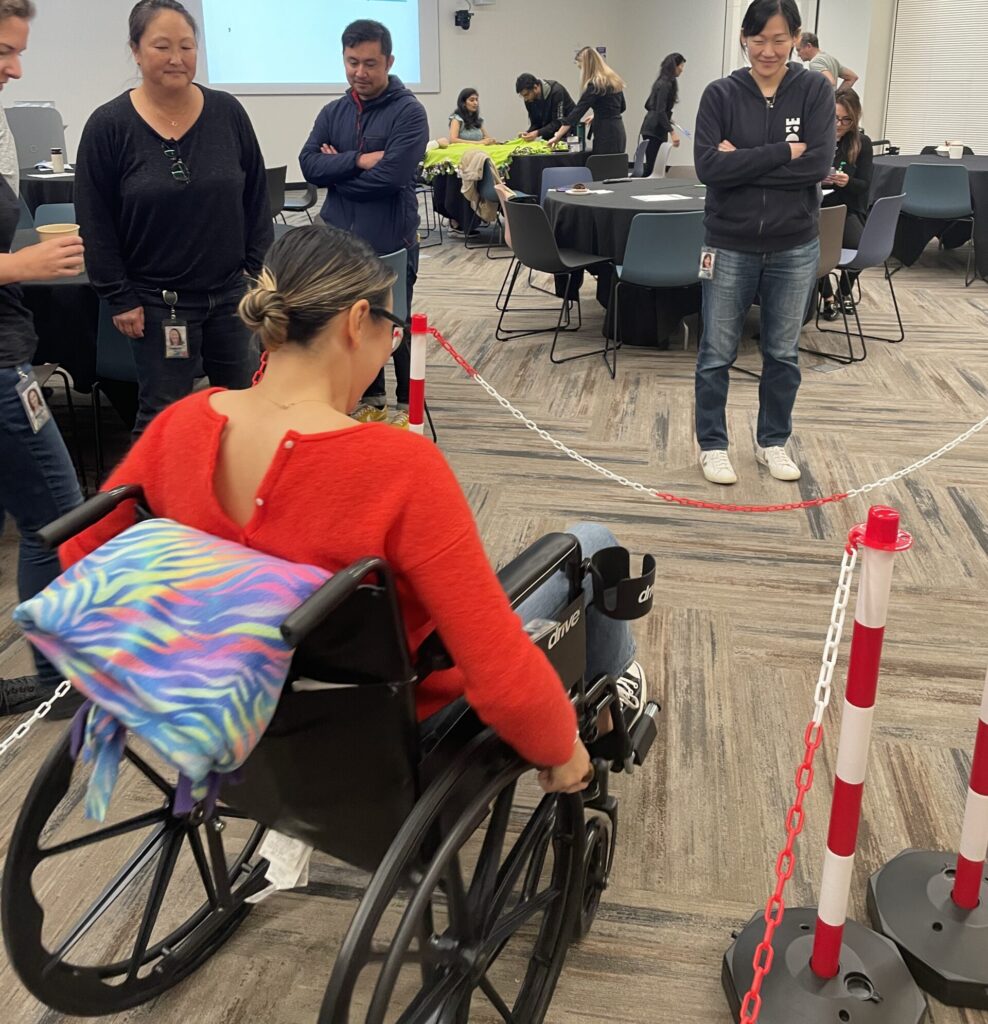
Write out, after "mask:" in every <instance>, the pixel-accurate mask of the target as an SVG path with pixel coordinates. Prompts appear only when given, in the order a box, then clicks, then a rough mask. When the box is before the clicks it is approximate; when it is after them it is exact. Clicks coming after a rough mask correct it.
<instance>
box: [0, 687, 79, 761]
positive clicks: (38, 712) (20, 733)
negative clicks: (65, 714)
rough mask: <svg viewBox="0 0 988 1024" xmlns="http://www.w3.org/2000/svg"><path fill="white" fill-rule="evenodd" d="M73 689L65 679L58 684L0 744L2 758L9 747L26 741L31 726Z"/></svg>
mask: <svg viewBox="0 0 988 1024" xmlns="http://www.w3.org/2000/svg"><path fill="white" fill-rule="evenodd" d="M71 689H72V684H71V683H70V682H69V681H68V680H67V679H63V680H62V682H60V683H59V684H58V686H57V687H56V689H55V692H54V693H53V694H52V695H51V697H49V698H48V700H46V701H45V702H44V703H43V704H39V705H38V706H37V707H36V708H35V709H34V714H33V715H31V717H30V718H29V719H27V720H26V721H24V722H21V724H20V725H19V726H18V727H17V728H16V729H15V730H14V731H13V732H12V733H11V734H10V735H9V736H8V737H7V738H6V739H5V740H3V741H2V742H0V757H3V755H4V754H6V753H7V748H8V747H12V746H13V745H14V744H15V743H16V742H17V741H18V740H22V739H24V737H25V736H26V735H27V734H28V733H29V732H30V731H31V726H32V725H34V723H35V722H40V721H41V719H42V718H44V717H45V715H47V714H48V712H49V711H51V708H52V705H53V704H54V703H55V701H57V700H58V699H59V698H60V697H64V696H65V695H66V694H67V693H68V692H69V690H71Z"/></svg>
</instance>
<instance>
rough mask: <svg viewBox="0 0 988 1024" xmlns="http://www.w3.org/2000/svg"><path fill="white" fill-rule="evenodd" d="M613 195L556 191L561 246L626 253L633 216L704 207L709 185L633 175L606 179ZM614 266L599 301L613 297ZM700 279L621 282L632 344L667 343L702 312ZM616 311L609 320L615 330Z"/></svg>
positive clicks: (549, 207) (552, 214)
mask: <svg viewBox="0 0 988 1024" xmlns="http://www.w3.org/2000/svg"><path fill="white" fill-rule="evenodd" d="M594 187H600V188H606V189H610V190H612V191H611V192H610V193H609V194H608V195H588V196H575V195H568V194H566V193H564V192H550V193H549V195H548V196H547V198H546V212H547V213H548V215H549V220H550V222H551V223H552V225H553V229H554V231H555V235H556V241H557V242H558V243H559V245H560V247H562V248H568V249H579V250H581V251H582V252H591V253H594V254H595V255H598V256H607V257H609V258H610V259H612V260H613V261H614V262H615V263H621V262H622V261H623V259H624V250H625V247H626V246H627V244H628V234H629V233H630V231H631V222H632V221H633V220H634V219H635V216H636V215H637V214H639V213H683V212H684V211H691V210H702V209H703V205H704V195H705V192H706V190H705V189H704V188H703V187H702V186H701V185H700V184H699V183H697V182H694V181H690V180H688V179H684V178H632V179H629V180H628V181H627V183H624V182H619V183H613V184H600V185H599V186H597V185H595V186H594ZM661 193H673V194H675V195H682V196H686V197H687V198H686V199H685V200H678V199H676V200H670V201H667V202H651V203H649V202H643V201H642V200H640V199H634V198H632V197H633V196H647V195H658V194H661ZM612 273H613V272H612V271H611V270H610V268H609V267H607V268H605V269H604V270H603V271H602V272H601V273H600V274H599V275H598V277H597V301H598V302H599V303H600V304H601V305H602V306H604V307H607V305H608V303H609V301H610V292H611V281H612ZM699 309H700V284H699V281H698V282H697V283H696V284H695V285H690V286H689V287H686V288H636V287H634V286H631V285H622V286H621V337H622V340H623V341H624V342H625V343H626V344H629V345H655V344H663V343H664V341H665V339H667V338H668V337H669V335H670V334H672V332H673V331H674V330H675V329H676V326H677V325H678V324H679V322H680V321H681V320H682V319H683V317H684V316H689V315H690V314H691V313H696V312H699ZM610 319H611V318H610V316H608V318H607V321H606V322H605V324H604V331H605V333H606V334H607V335H608V336H611V335H612V333H613V327H612V325H611V322H610Z"/></svg>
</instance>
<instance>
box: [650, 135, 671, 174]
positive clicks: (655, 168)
mask: <svg viewBox="0 0 988 1024" xmlns="http://www.w3.org/2000/svg"><path fill="white" fill-rule="evenodd" d="M671 152H672V143H671V142H663V143H662V145H661V146H659V151H658V153H656V154H655V163H654V164H653V165H652V173H651V174H650V175H649V177H650V178H664V177H665V176H666V174H667V173H668V172H667V170H666V167H667V161H668V159H669V154H670V153H671Z"/></svg>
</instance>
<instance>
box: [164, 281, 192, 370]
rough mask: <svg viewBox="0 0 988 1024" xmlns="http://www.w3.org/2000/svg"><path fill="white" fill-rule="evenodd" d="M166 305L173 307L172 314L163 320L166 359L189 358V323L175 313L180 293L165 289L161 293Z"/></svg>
mask: <svg viewBox="0 0 988 1024" xmlns="http://www.w3.org/2000/svg"><path fill="white" fill-rule="evenodd" d="M161 297H162V299H164V302H165V305H166V306H169V307H170V308H171V311H172V314H171V316H170V317H169V318H168V319H167V320H162V322H161V330H162V333H163V334H164V338H165V358H166V359H188V358H189V325H188V324H187V323H186V322H185V321H184V320H179V318H178V316H177V315H176V313H175V306H176V305H177V304H178V293H177V292H172V291H163V292H162V293H161Z"/></svg>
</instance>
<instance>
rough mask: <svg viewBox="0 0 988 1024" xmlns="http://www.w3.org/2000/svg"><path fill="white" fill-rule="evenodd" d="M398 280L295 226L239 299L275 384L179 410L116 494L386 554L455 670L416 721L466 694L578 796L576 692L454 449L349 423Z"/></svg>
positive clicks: (620, 655) (239, 532) (601, 622)
mask: <svg viewBox="0 0 988 1024" xmlns="http://www.w3.org/2000/svg"><path fill="white" fill-rule="evenodd" d="M394 280H395V278H394V274H393V272H392V271H391V270H389V269H388V268H387V267H386V265H385V264H383V263H382V262H381V261H380V260H379V259H378V258H377V257H376V256H375V255H374V252H373V250H371V248H370V247H369V246H368V245H367V244H366V243H364V242H363V241H361V240H360V239H359V238H356V237H355V236H353V235H350V234H348V233H347V232H345V231H340V230H337V229H336V228H329V227H325V226H323V225H318V226H315V225H314V226H312V227H304V228H295V229H293V230H291V231H289V232H287V233H286V234H285V235H284V236H283V237H282V238H280V239H279V240H278V241H277V242H275V244H274V245H273V246H272V247H271V251H270V252H269V253H268V255H267V258H266V260H265V265H264V269H263V270H262V271H261V274H260V276H259V278H258V280H257V284H256V285H255V286H254V287H253V288H252V289H251V290H250V291H249V292H248V293H247V295H246V296H245V297H244V299H243V301H242V302H241V304H240V316H241V318H242V319H243V322H244V323H245V325H246V326H247V327H248V328H249V329H251V330H254V331H257V332H258V334H259V335H260V336H261V339H262V340H263V342H264V347H265V349H266V350H267V353H268V360H267V367H266V370H265V373H264V376H263V378H262V379H261V380H260V382H259V383H258V384H257V386H256V387H254V388H249V389H247V390H245V391H224V390H222V389H221V388H212V389H208V390H203V391H198V392H196V393H195V394H194V395H190V396H189V397H187V398H185V399H183V400H182V401H180V402H176V403H175V404H174V405H172V406H170V407H169V408H168V409H166V410H165V411H164V412H163V413H162V414H161V415H160V416H159V417H158V418H157V419H156V420H155V421H154V422H153V423H152V424H151V426H150V428H149V429H148V430H147V432H146V433H145V434H144V435H143V436H142V437H141V439H140V440H139V441H138V442H137V444H135V445H134V447H133V448H132V449H131V451H130V452H129V454H128V455H127V456H126V457H125V459H124V461H123V462H122V463H121V464H120V466H119V467H118V468H117V469H116V470H115V471H114V473H113V475H112V476H111V478H110V479H109V480H108V481H107V483H106V485H105V487H106V489H110V488H112V487H114V486H117V485H119V484H123V483H132V484H140V485H141V487H142V488H143V491H144V495H145V497H146V499H147V503H148V506H149V507H150V508H151V509H153V510H154V512H155V514H156V515H158V516H163V517H165V518H168V519H173V520H175V521H177V522H179V523H183V524H185V525H186V526H191V527H194V528H195V529H198V530H202V531H204V532H206V533H209V534H212V535H214V536H217V537H221V538H223V539H226V540H232V541H236V542H237V543H239V544H243V545H247V546H248V547H251V548H253V549H255V550H257V551H261V552H265V553H267V554H271V555H275V556H277V557H279V558H284V559H288V560H290V561H294V562H303V563H306V564H309V565H316V566H320V567H322V568H324V569H328V570H330V571H332V572H338V571H339V570H341V569H343V568H345V567H346V566H347V565H350V564H351V563H352V562H354V561H355V560H356V559H358V558H360V557H362V556H364V555H366V554H367V553H368V552H377V553H379V554H381V555H382V556H384V557H385V558H387V560H388V562H389V563H390V565H391V567H392V569H393V571H394V574H395V581H396V584H397V589H398V595H399V602H400V605H401V610H402V616H403V619H404V622H405V626H406V629H407V630H408V639H409V643H410V644H411V646H412V648H413V650H414V648H415V647H416V646H417V645H419V644H421V643H422V641H423V640H424V639H425V638H426V637H427V636H428V635H429V634H430V633H431V632H432V631H433V629H434V628H438V629H439V631H440V632H441V634H442V637H443V640H444V642H445V644H446V646H447V649H448V650H449V652H450V654H451V656H452V658H453V661H454V663H455V667H454V668H452V669H448V670H445V671H440V672H434V673H432V674H431V675H429V676H428V677H427V678H426V679H424V680H423V682H422V683H421V684H420V685H419V686H418V688H417V691H416V702H417V707H418V714H419V718H420V719H425V718H426V717H428V716H430V715H432V714H433V713H435V712H438V711H439V710H441V709H442V708H443V707H445V706H447V705H448V704H450V703H451V702H452V701H454V700H456V699H457V698H459V697H460V696H465V697H466V699H467V701H468V702H469V703H470V704H471V705H472V706H473V708H474V710H475V711H476V712H477V714H478V715H479V716H480V718H481V719H482V720H483V721H484V722H486V723H487V724H489V725H490V726H492V727H493V728H494V729H495V730H496V731H497V732H498V733H499V734H500V735H501V737H502V738H503V739H504V740H505V741H506V742H507V743H510V744H511V745H512V746H513V747H514V748H515V749H516V750H517V751H518V752H519V753H520V754H521V755H522V756H523V757H525V758H527V759H528V760H530V761H532V762H533V763H535V764H538V765H542V766H545V771H544V772H543V773H542V775H541V782H542V785H543V788H545V789H546V790H547V791H557V790H562V791H566V792H576V791H578V790H581V789H583V788H585V786H586V780H587V774H588V770H589V768H590V761H589V758H588V756H587V751H586V749H585V748H584V746H583V744H582V743H581V742H580V740H579V737H576V719H575V716H574V714H573V709H572V706H571V705H570V702H569V698H568V695H567V693H566V691H565V689H564V688H563V686H562V685H561V683H560V680H559V677H558V676H557V675H556V672H555V671H554V670H553V668H552V666H551V664H550V663H549V661H548V660H547V659H546V658H545V657H544V656H543V654H542V653H541V651H539V649H538V648H537V647H536V646H535V645H534V644H533V643H532V642H531V640H530V639H529V637H528V636H527V635H526V634H525V632H524V630H523V628H522V619H521V618H520V617H519V615H516V614H515V613H514V612H513V611H512V609H511V607H510V605H509V604H508V601H507V599H506V597H505V594H504V591H503V589H502V588H501V585H500V584H499V582H498V580H497V577H496V576H495V575H494V572H493V570H492V569H491V566H490V563H489V562H488V560H487V557H486V555H485V553H484V548H483V544H482V543H481V540H480V536H479V535H478V533H477V527H476V524H475V522H474V519H473V514H472V513H471V511H470V506H469V505H468V504H467V500H466V498H465V497H464V494H463V491H462V490H461V489H460V486H459V484H458V482H457V480H456V477H455V476H454V475H453V472H452V470H451V469H450V468H449V466H448V465H447V463H446V460H445V459H444V458H443V456H442V453H441V452H440V451H439V449H438V448H436V446H435V445H433V444H432V443H430V442H428V441H425V440H424V439H423V438H421V437H418V436H416V435H415V434H409V433H407V432H405V431H400V430H389V429H387V427H385V426H382V425H380V424H377V423H358V422H356V421H355V420H353V419H351V418H350V416H348V415H347V412H348V410H350V409H352V408H353V407H354V406H355V405H356V404H357V400H358V399H359V398H360V396H361V395H362V394H363V392H364V389H365V388H366V387H367V385H368V384H369V382H370V381H372V380H373V379H374V378H375V376H376V375H377V373H378V372H379V370H380V368H381V367H382V366H383V365H384V363H386V362H387V361H388V360H389V359H390V358H391V355H392V352H393V351H394V347H395V342H396V341H397V342H398V343H399V344H400V343H401V334H400V332H398V333H396V332H395V329H394V328H395V324H396V323H398V321H397V320H396V318H395V317H394V316H392V314H391V312H390V306H391V294H392V287H393V285H394ZM422 481H428V486H426V487H423V486H422ZM371 492H373V495H374V500H373V501H372V502H368V501H367V495H368V493H371ZM130 504H131V503H125V504H124V505H122V506H121V507H120V508H119V509H117V510H116V511H115V512H114V513H112V514H111V515H110V516H107V517H106V518H105V519H103V520H101V521H100V522H99V523H97V524H96V525H95V526H93V527H91V528H90V529H88V530H86V531H85V532H83V533H82V534H80V535H79V536H77V537H75V538H73V539H72V540H71V541H69V542H68V543H67V544H65V545H63V546H62V548H61V550H60V555H61V558H62V561H63V563H64V564H65V565H66V566H67V565H70V564H72V563H74V562H76V561H78V559H80V558H82V557H83V556H84V555H86V554H88V553H89V552H90V551H93V550H94V549H95V548H97V547H99V546H100V545H101V544H103V543H105V542H106V541H107V540H109V539H110V538H111V537H113V536H115V535H116V534H117V533H119V532H120V531H122V530H124V529H126V528H127V527H128V526H129V525H131V523H133V509H132V508H129V507H127V506H128V505H130ZM355 509H359V510H360V513H359V514H357V515H355V514H354V510H355ZM574 531H575V533H576V535H577V537H578V538H579V539H580V541H581V546H582V547H583V553H584V555H587V556H589V555H590V554H591V553H592V552H593V551H594V550H599V549H600V547H603V546H610V545H613V544H614V543H615V541H614V539H613V536H612V535H611V533H610V531H609V530H607V529H606V528H603V527H601V526H599V525H597V524H578V525H577V526H576V527H574ZM560 586H565V584H564V582H563V581H561V580H559V579H558V578H555V577H554V578H552V579H550V580H548V581H546V583H544V584H543V585H542V587H540V588H539V589H538V590H537V591H536V592H535V593H533V595H532V596H531V597H530V598H529V599H527V600H526V602H523V605H522V609H524V614H525V620H524V621H530V620H531V619H533V618H535V617H540V616H541V617H544V616H546V615H547V614H548V612H549V606H552V604H553V602H552V598H553V596H554V594H558V590H559V587H560ZM544 588H549V590H546V589H544ZM556 600H557V602H558V597H557V598H556ZM529 602H533V603H532V604H529ZM522 609H519V614H521V612H522ZM587 614H588V620H587V626H588V649H587V653H588V658H589V661H588V665H587V672H588V674H590V675H595V674H596V673H597V671H602V672H607V673H609V674H611V675H614V676H615V678H618V677H620V678H619V679H618V683H619V689H620V690H621V691H622V693H623V695H624V696H623V697H622V706H623V707H624V708H626V712H625V714H626V718H634V717H635V716H637V715H639V714H640V713H641V710H640V709H643V708H644V704H645V701H644V697H645V693H644V686H645V683H644V679H643V677H642V674H641V669H640V666H638V665H637V663H635V662H633V660H632V659H633V656H634V642H633V639H632V637H631V632H630V629H629V626H628V623H627V622H620V621H617V620H611V619H607V618H606V617H604V616H601V615H600V614H599V613H598V612H597V611H596V609H594V608H593V607H591V608H589V609H588V613H587ZM591 619H592V620H593V625H591ZM478 627H479V628H478ZM574 737H576V738H575V739H574Z"/></svg>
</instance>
